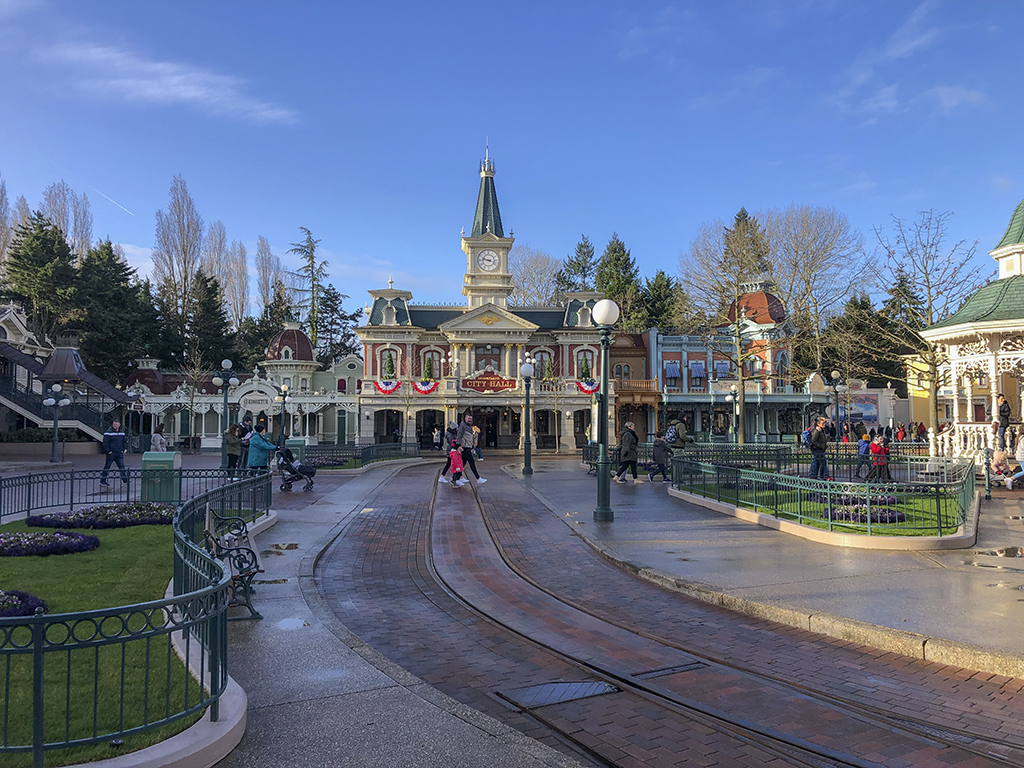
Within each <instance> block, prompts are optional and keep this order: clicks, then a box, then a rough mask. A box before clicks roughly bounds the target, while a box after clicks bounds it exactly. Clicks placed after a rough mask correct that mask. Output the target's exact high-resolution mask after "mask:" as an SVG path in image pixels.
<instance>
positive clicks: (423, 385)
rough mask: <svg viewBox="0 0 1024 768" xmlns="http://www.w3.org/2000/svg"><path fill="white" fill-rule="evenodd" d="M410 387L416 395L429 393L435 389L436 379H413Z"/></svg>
mask: <svg viewBox="0 0 1024 768" xmlns="http://www.w3.org/2000/svg"><path fill="white" fill-rule="evenodd" d="M412 388H413V389H414V390H416V394H418V395H429V394H430V393H431V392H433V391H434V390H435V389H437V382H436V381H414V382H413V383H412Z"/></svg>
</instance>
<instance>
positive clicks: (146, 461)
mask: <svg viewBox="0 0 1024 768" xmlns="http://www.w3.org/2000/svg"><path fill="white" fill-rule="evenodd" d="M142 500H143V501H162V502H168V503H172V504H178V503H180V502H181V454H180V453H178V452H177V451H175V452H174V453H166V452H161V451H146V452H145V453H144V454H142Z"/></svg>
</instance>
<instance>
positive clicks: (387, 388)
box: [373, 379, 402, 395]
mask: <svg viewBox="0 0 1024 768" xmlns="http://www.w3.org/2000/svg"><path fill="white" fill-rule="evenodd" d="M373 386H375V387H376V388H377V391H378V392H380V393H381V394H382V395H393V394H394V393H395V392H397V391H398V388H399V387H400V386H402V382H400V381H398V380H397V379H396V380H395V381H375V382H373Z"/></svg>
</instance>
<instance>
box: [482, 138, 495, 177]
mask: <svg viewBox="0 0 1024 768" xmlns="http://www.w3.org/2000/svg"><path fill="white" fill-rule="evenodd" d="M480 176H481V177H484V176H494V161H493V160H491V142H490V139H485V140H484V161H483V162H482V163H480Z"/></svg>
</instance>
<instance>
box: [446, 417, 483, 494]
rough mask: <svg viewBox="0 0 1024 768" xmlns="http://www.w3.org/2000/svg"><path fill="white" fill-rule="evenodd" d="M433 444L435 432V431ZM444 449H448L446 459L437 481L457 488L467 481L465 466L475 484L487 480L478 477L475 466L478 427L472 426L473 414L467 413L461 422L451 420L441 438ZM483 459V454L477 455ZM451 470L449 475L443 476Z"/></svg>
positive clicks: (478, 440) (477, 449) (478, 435)
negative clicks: (474, 479) (473, 478)
mask: <svg viewBox="0 0 1024 768" xmlns="http://www.w3.org/2000/svg"><path fill="white" fill-rule="evenodd" d="M434 440H435V444H436V443H437V433H435V437H434ZM442 440H443V445H444V447H445V450H447V451H448V461H447V462H445V465H444V469H442V470H441V476H440V477H438V478H437V482H439V483H449V484H450V485H451V486H452V487H453V488H459V487H461V486H463V485H465V484H466V483H468V482H469V478H468V477H466V468H467V467H468V468H469V470H470V471H471V472H472V473H473V475H474V477H476V482H477V484H478V485H479V484H481V483H486V482H487V480H486V479H485V478H483V477H480V473H479V472H478V471H477V468H476V458H477V456H476V453H477V451H479V442H480V429H479V428H478V427H474V426H473V414H471V413H467V414H466V415H465V416H464V417H463V419H462V423H461V424H459V423H456V422H454V421H453V422H451V423H450V424H449V425H448V429H447V430H446V431H445V433H444V436H443V438H442ZM479 458H480V460H481V461H482V460H483V455H482V454H481V455H480V456H479ZM449 472H451V476H450V477H448V478H445V475H447V474H448V473H449Z"/></svg>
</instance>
